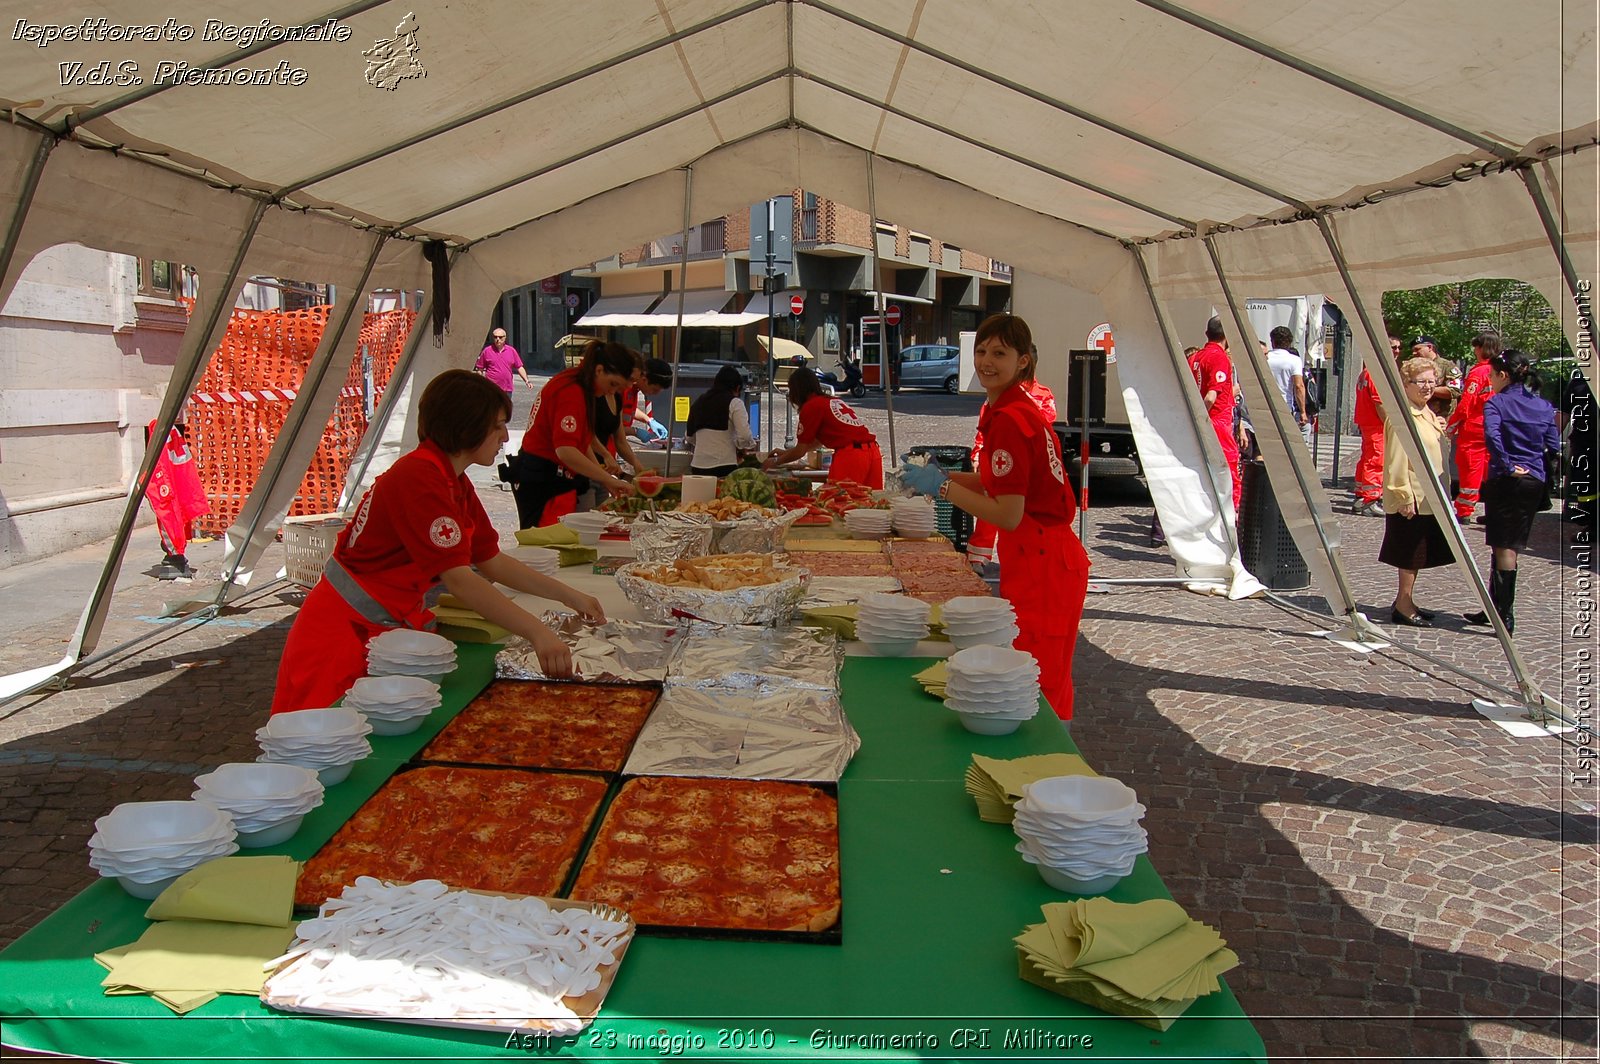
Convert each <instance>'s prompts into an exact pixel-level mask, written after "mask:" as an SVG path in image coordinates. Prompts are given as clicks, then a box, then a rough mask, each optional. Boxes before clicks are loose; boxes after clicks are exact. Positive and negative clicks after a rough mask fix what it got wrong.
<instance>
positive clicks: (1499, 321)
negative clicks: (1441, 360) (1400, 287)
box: [1383, 280, 1572, 363]
mask: <svg viewBox="0 0 1600 1064" xmlns="http://www.w3.org/2000/svg"><path fill="white" fill-rule="evenodd" d="M1383 320H1384V323H1385V324H1386V325H1387V326H1388V328H1389V332H1390V333H1391V334H1392V335H1394V336H1398V337H1399V338H1400V340H1401V341H1402V342H1403V343H1404V344H1405V345H1406V350H1407V351H1409V350H1410V344H1411V341H1412V340H1413V339H1415V338H1416V337H1417V336H1432V337H1433V338H1434V339H1435V340H1437V341H1439V353H1440V354H1441V355H1443V356H1444V357H1445V358H1449V359H1455V360H1457V361H1460V362H1463V363H1470V362H1471V361H1472V338H1473V337H1474V336H1476V335H1477V334H1478V333H1480V332H1485V331H1489V330H1492V331H1495V332H1498V333H1499V334H1500V337H1501V342H1502V344H1503V346H1505V347H1515V348H1518V349H1519V350H1522V351H1525V352H1527V353H1528V354H1529V355H1530V356H1532V357H1533V358H1535V359H1539V360H1545V361H1554V360H1557V359H1562V358H1571V357H1572V350H1571V348H1570V347H1568V345H1567V341H1566V337H1565V336H1564V335H1563V334H1562V332H1561V320H1560V318H1558V317H1557V316H1556V313H1555V311H1554V310H1553V309H1552V308H1551V306H1550V304H1549V303H1548V302H1547V301H1546V300H1545V298H1544V296H1542V295H1540V294H1539V291H1538V289H1536V288H1534V287H1533V286H1532V285H1529V284H1524V283H1523V282H1521V281H1510V280H1482V281H1460V282H1457V283H1455V284H1438V285H1433V286H1432V287H1430V288H1417V289H1413V290H1411V291H1395V292H1385V293H1384V295H1383Z"/></svg>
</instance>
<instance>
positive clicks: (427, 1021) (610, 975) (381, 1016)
mask: <svg viewBox="0 0 1600 1064" xmlns="http://www.w3.org/2000/svg"><path fill="white" fill-rule="evenodd" d="M385 882H389V881H385ZM452 890H454V891H456V892H459V893H466V894H479V895H482V896H484V897H500V898H526V897H532V896H533V895H527V894H507V893H504V892H501V891H492V890H470V889H466V888H452ZM540 900H542V901H544V902H545V903H546V904H547V905H549V906H550V908H552V909H557V910H560V909H584V910H587V911H590V912H593V911H594V909H595V908H596V906H594V905H591V904H590V903H589V902H585V901H574V900H572V899H570V898H549V897H541V898H540ZM628 922H629V924H630V925H632V926H631V927H630V929H629V930H628V931H627V932H626V933H625V934H624V935H623V937H622V940H621V942H620V944H619V945H618V946H617V949H616V960H614V961H612V962H611V963H610V964H602V965H601V966H600V967H599V969H597V972H598V974H599V976H600V985H599V986H597V987H595V988H594V989H593V990H591V991H589V992H588V993H587V994H583V995H580V996H576V997H570V996H569V997H564V998H562V999H561V1000H562V1002H564V1003H565V1004H566V1006H567V1007H568V1008H569V1009H571V1010H572V1011H573V1012H575V1013H577V1015H578V1019H579V1021H580V1022H581V1023H582V1025H583V1026H582V1027H580V1028H579V1030H580V1031H581V1030H583V1028H586V1027H588V1026H589V1024H591V1023H593V1022H594V1020H595V1017H597V1016H598V1015H599V1014H600V1007H601V1006H602V1005H603V1004H604V1003H605V999H606V995H607V994H608V993H610V991H611V984H612V983H613V982H615V981H616V977H617V969H619V968H621V967H622V960H623V957H624V956H625V955H626V954H627V952H628V947H629V946H630V945H632V944H633V937H634V935H635V934H636V933H637V931H638V925H636V924H633V919H632V917H629V918H628ZM304 959H305V958H304V957H303V956H301V957H296V958H295V959H294V960H292V961H289V962H288V963H286V964H284V965H283V966H281V967H280V968H278V969H277V970H276V971H275V972H273V975H277V974H278V973H279V972H285V971H288V970H289V969H291V968H293V967H294V966H295V965H296V964H299V963H301V962H302V961H303V960H304ZM271 982H272V976H268V977H267V981H266V982H265V983H263V984H262V987H261V1001H262V1003H263V1004H265V1005H267V1006H269V1007H271V1008H274V1009H277V1010H279V1011H281V1012H298V1013H304V1014H306V1015H311V1016H332V1017H336V1018H339V1019H347V1020H381V1021H383V1022H385V1023H405V1024H419V1025H421V1026H425V1027H449V1028H454V1029H457V1030H470V1031H494V1032H497V1033H516V1032H522V1033H527V1034H534V1035H543V1034H545V1033H546V1032H550V1031H551V1030H552V1028H551V1025H550V1023H549V1022H548V1021H546V1020H543V1019H537V1018H528V1017H516V1018H511V1017H508V1018H506V1019H504V1020H498V1021H497V1020H493V1019H487V1018H474V1019H458V1018H454V1017H451V1018H444V1017H424V1016H391V1015H388V1014H385V1013H380V1012H374V1011H366V1010H356V1009H321V1008H309V1007H304V1006H300V1005H296V1004H294V1003H292V1002H289V1001H287V1000H277V1001H275V1000H273V998H272V996H271V994H270V992H269V989H268V988H269V986H270V985H271ZM575 1033H577V1032H571V1031H569V1032H563V1034H562V1036H563V1037H566V1036H568V1035H571V1034H575Z"/></svg>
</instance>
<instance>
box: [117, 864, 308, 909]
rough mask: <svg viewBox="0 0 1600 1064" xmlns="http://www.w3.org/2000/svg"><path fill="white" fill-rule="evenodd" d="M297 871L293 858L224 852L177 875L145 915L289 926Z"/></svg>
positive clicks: (298, 872) (298, 865) (298, 870)
mask: <svg viewBox="0 0 1600 1064" xmlns="http://www.w3.org/2000/svg"><path fill="white" fill-rule="evenodd" d="M299 875H300V864H299V862H298V861H296V860H295V859H294V858H292V857H261V856H257V857H221V858H218V859H216V860H214V861H207V862H206V863H205V864H203V865H200V866H199V867H197V868H191V869H190V870H189V871H187V872H185V873H184V874H183V875H181V876H179V877H178V879H177V881H176V882H174V883H173V884H172V886H170V887H168V888H167V889H166V890H164V891H162V892H161V895H160V896H159V897H158V898H156V900H155V901H153V902H151V903H150V908H148V909H146V910H145V913H144V917H145V919H146V920H218V921H223V922H226V923H234V924H260V925H262V926H264V927H288V926H289V924H290V922H291V921H292V920H293V919H294V883H295V879H296V878H297V877H298V876H299Z"/></svg>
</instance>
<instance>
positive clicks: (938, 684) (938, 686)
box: [911, 661, 950, 698]
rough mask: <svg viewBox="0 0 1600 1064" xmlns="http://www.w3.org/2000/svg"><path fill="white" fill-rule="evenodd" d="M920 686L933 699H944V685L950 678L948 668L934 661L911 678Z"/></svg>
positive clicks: (946, 665)
mask: <svg viewBox="0 0 1600 1064" xmlns="http://www.w3.org/2000/svg"><path fill="white" fill-rule="evenodd" d="M911 678H912V679H913V680H915V681H917V682H918V683H920V684H921V685H922V689H923V690H924V691H926V692H928V693H929V694H930V695H932V696H933V697H935V698H943V697H944V685H945V683H946V681H948V680H949V678H950V666H949V665H948V664H946V663H945V662H943V661H936V662H934V663H933V664H932V665H930V666H928V667H927V668H926V669H923V670H922V671H921V672H919V673H915V674H913V675H912V677H911Z"/></svg>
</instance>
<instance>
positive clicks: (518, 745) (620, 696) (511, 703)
mask: <svg viewBox="0 0 1600 1064" xmlns="http://www.w3.org/2000/svg"><path fill="white" fill-rule="evenodd" d="M659 694H660V690H659V689H658V688H655V687H629V686H623V685H620V684H583V683H541V682H537V681H532V680H496V681H495V682H494V683H492V684H490V685H489V686H488V687H487V688H485V689H484V691H483V693H482V694H480V695H479V696H478V697H477V698H475V699H473V700H472V701H471V702H469V703H467V707H466V708H465V709H463V710H462V711H461V713H460V714H459V715H458V716H457V717H456V719H455V720H453V721H451V722H450V723H449V724H447V725H446V726H445V728H444V730H443V731H442V732H440V733H439V734H438V736H437V737H435V738H434V740H433V741H432V742H431V743H429V744H428V745H427V747H425V748H424V749H423V751H422V755H421V756H422V760H424V761H455V762H461V763H465V764H473V765H517V766H521V767H523V768H570V769H589V770H593V771H597V772H618V771H621V769H622V764H623V762H625V761H626V760H627V759H628V751H629V749H631V748H632V746H633V740H634V738H635V737H636V736H637V735H638V734H639V729H641V728H643V727H644V721H645V718H646V717H648V716H649V715H650V710H651V708H652V707H653V706H654V705H655V704H656V697H657V696H658V695H659Z"/></svg>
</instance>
